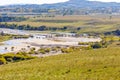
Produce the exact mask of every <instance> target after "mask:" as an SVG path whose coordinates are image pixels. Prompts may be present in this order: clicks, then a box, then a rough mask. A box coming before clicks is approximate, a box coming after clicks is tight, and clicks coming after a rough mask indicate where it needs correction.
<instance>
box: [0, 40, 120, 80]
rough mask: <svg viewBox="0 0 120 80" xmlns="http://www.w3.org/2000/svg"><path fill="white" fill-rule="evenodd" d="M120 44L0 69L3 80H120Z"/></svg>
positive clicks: (9, 65)
mask: <svg viewBox="0 0 120 80" xmlns="http://www.w3.org/2000/svg"><path fill="white" fill-rule="evenodd" d="M119 44H120V43H119V42H116V43H114V44H111V45H110V46H109V47H108V48H101V49H91V50H76V51H74V52H71V53H68V54H61V55H56V56H49V57H43V58H36V59H32V60H27V61H21V62H17V63H10V64H6V65H2V66H0V80H120V76H119V75H120V45H119Z"/></svg>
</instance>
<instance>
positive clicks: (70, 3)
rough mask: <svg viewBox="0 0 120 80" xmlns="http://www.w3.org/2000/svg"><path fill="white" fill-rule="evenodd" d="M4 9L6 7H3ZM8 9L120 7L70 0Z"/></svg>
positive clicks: (112, 3)
mask: <svg viewBox="0 0 120 80" xmlns="http://www.w3.org/2000/svg"><path fill="white" fill-rule="evenodd" d="M2 7H4V6H2ZM8 7H28V8H98V7H120V3H116V2H99V1H88V0H69V1H67V2H61V3H55V4H43V5H37V4H26V5H9V6H8Z"/></svg>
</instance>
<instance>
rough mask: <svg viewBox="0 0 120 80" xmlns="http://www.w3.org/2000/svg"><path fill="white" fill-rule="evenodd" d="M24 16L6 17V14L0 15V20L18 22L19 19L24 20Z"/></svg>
mask: <svg viewBox="0 0 120 80" xmlns="http://www.w3.org/2000/svg"><path fill="white" fill-rule="evenodd" d="M25 20H26V18H24V17H8V16H4V17H3V16H0V22H13V21H15V22H20V21H25Z"/></svg>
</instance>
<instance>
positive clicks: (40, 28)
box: [0, 23, 81, 31]
mask: <svg viewBox="0 0 120 80" xmlns="http://www.w3.org/2000/svg"><path fill="white" fill-rule="evenodd" d="M0 28H9V29H18V30H38V31H49V30H50V31H58V30H60V31H68V30H72V31H73V30H77V31H79V30H80V29H81V28H80V27H71V26H64V27H47V26H44V25H43V26H38V27H35V26H31V25H17V24H7V23H2V24H0Z"/></svg>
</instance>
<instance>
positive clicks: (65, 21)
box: [3, 15, 120, 33]
mask: <svg viewBox="0 0 120 80" xmlns="http://www.w3.org/2000/svg"><path fill="white" fill-rule="evenodd" d="M119 21H120V16H119V15H112V18H111V19H110V15H81V16H80V15H74V16H55V17H34V18H33V17H30V18H29V20H27V21H22V22H7V23H8V24H18V25H27V24H29V25H31V26H33V27H34V26H35V27H39V26H42V25H45V26H47V27H64V26H68V27H71V26H72V27H81V28H82V29H81V30H80V31H79V32H80V33H86V32H99V33H101V32H108V31H113V30H116V29H120V27H119V25H120V23H119ZM3 23H4V22H3Z"/></svg>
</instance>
